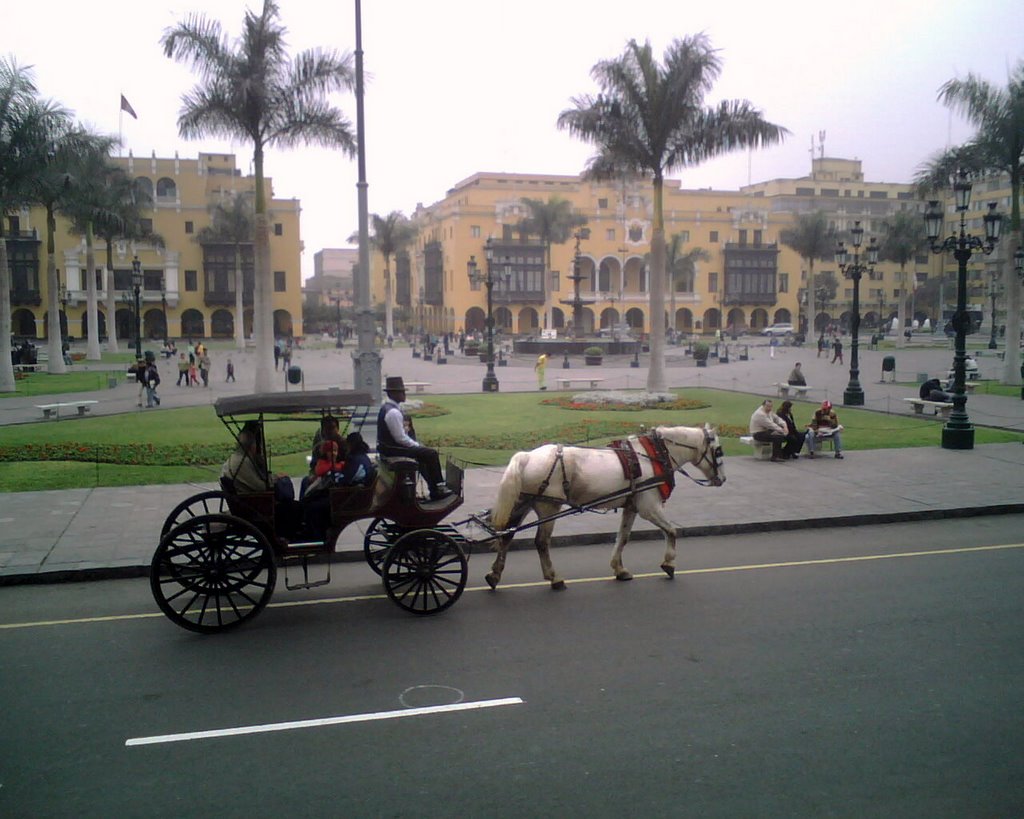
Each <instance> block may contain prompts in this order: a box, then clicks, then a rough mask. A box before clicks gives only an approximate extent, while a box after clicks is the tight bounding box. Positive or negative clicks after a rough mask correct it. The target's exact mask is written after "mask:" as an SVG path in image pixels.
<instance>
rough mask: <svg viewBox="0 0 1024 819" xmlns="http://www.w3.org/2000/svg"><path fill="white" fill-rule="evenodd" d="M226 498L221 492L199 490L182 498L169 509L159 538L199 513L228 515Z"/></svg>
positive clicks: (229, 511) (229, 512)
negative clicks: (190, 495) (188, 496)
mask: <svg viewBox="0 0 1024 819" xmlns="http://www.w3.org/2000/svg"><path fill="white" fill-rule="evenodd" d="M230 514H231V510H230V509H229V508H228V499H227V496H226V495H225V494H224V493H223V492H216V491H210V492H200V493H199V494H198V495H193V496H192V497H191V498H188V499H187V500H183V501H182V502H181V503H179V504H178V505H177V506H175V507H174V508H173V509H172V510H171V514H169V515H168V516H167V520H165V521H164V525H163V528H162V529H161V530H160V538H161V539H163V538H164V536H165V535H166V534H167V533H168V532H169V531H171V529H173V528H174V527H175V526H178V525H180V524H182V523H184V522H185V521H186V520H191V519H192V518H197V517H199V516H200V515H230Z"/></svg>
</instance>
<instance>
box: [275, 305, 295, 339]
mask: <svg viewBox="0 0 1024 819" xmlns="http://www.w3.org/2000/svg"><path fill="white" fill-rule="evenodd" d="M291 335H292V314H291V313H289V312H288V311H287V310H275V311H274V337H275V338H291Z"/></svg>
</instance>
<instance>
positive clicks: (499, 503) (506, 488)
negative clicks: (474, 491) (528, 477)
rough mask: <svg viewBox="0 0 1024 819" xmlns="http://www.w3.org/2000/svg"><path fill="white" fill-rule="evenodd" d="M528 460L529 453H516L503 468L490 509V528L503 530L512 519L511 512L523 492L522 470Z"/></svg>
mask: <svg viewBox="0 0 1024 819" xmlns="http://www.w3.org/2000/svg"><path fill="white" fill-rule="evenodd" d="M529 460H530V453H529V452H517V453H516V454H515V455H513V456H512V460H510V461H509V462H508V466H507V467H505V474H503V475H502V476H501V482H500V483H499V484H498V498H497V500H495V502H494V508H493V509H491V526H493V527H494V528H495V529H504V528H505V527H506V526H507V525H508V522H509V520H510V519H511V517H512V511H513V510H514V509H515V508H516V505H517V504H518V503H519V495H520V493H521V492H522V490H523V470H524V469H526V464H527V463H528V462H529Z"/></svg>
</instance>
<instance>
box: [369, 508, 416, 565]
mask: <svg viewBox="0 0 1024 819" xmlns="http://www.w3.org/2000/svg"><path fill="white" fill-rule="evenodd" d="M408 531H409V530H408V529H407V528H406V527H404V526H399V525H398V524H397V523H392V522H391V521H389V520H385V519H384V518H374V519H373V520H372V521H371V522H370V525H369V526H368V527H367V529H366V535H365V536H364V537H363V557H365V558H366V562H367V563H368V564H369V566H370V568H371V569H373V570H374V571H375V572H376V573H377V574H380V573H381V571H382V569H383V566H384V558H385V557H387V554H388V549H390V548H391V544H392V543H394V542H395V541H396V540H398V538H400V537H401V536H402V535H404V534H405V533H406V532H408Z"/></svg>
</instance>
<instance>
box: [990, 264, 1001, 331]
mask: <svg viewBox="0 0 1024 819" xmlns="http://www.w3.org/2000/svg"><path fill="white" fill-rule="evenodd" d="M988 296H989V298H990V299H991V300H992V332H991V333H990V334H989V337H988V348H989V349H990V350H995V349H996V348H997V347H998V346H999V345H998V344H997V343H996V299H997V298H999V271H998V270H993V271H992V284H991V285H990V286H989V290H988Z"/></svg>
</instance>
